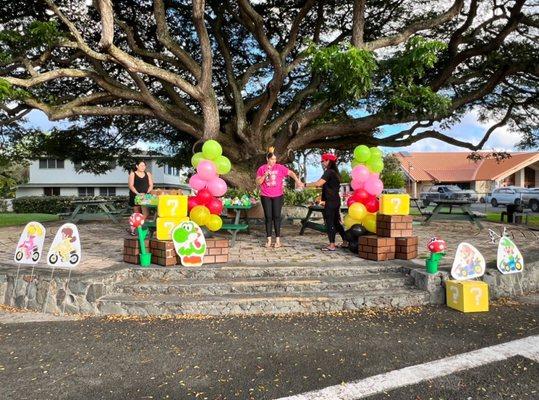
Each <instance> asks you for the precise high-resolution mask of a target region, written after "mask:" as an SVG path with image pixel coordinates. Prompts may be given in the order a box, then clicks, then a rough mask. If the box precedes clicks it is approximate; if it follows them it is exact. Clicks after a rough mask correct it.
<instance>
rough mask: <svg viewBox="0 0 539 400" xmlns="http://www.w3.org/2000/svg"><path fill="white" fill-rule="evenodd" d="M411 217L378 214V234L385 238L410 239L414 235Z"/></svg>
mask: <svg viewBox="0 0 539 400" xmlns="http://www.w3.org/2000/svg"><path fill="white" fill-rule="evenodd" d="M412 220H413V218H412V216H411V215H384V214H376V233H377V235H378V236H383V237H392V238H398V237H409V236H412V235H413V229H412Z"/></svg>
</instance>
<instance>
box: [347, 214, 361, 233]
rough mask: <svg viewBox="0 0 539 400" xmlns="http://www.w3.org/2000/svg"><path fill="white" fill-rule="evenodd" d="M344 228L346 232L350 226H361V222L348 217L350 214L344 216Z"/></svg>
mask: <svg viewBox="0 0 539 400" xmlns="http://www.w3.org/2000/svg"><path fill="white" fill-rule="evenodd" d="M343 222H344V227H345V228H346V229H347V230H348V229H350V228H351V227H352V226H354V225H355V224H361V221H359V220H357V219H354V218H352V217H351V216H350V214H346V215H345V216H344V221H343Z"/></svg>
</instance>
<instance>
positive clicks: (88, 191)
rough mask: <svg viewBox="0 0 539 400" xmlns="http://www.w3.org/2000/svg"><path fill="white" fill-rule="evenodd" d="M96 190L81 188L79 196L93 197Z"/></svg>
mask: <svg viewBox="0 0 539 400" xmlns="http://www.w3.org/2000/svg"><path fill="white" fill-rule="evenodd" d="M93 195H94V188H93V187H80V188H79V196H93Z"/></svg>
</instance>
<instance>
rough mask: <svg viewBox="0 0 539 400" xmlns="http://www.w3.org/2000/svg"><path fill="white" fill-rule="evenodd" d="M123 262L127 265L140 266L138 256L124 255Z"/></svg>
mask: <svg viewBox="0 0 539 400" xmlns="http://www.w3.org/2000/svg"><path fill="white" fill-rule="evenodd" d="M124 262H126V263H129V264H140V262H139V256H138V255H137V256H135V255H130V254H124Z"/></svg>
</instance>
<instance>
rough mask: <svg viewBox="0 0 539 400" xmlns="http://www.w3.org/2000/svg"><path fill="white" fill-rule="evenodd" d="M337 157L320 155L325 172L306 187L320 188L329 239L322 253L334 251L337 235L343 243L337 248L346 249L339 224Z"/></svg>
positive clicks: (339, 199) (339, 179)
mask: <svg viewBox="0 0 539 400" xmlns="http://www.w3.org/2000/svg"><path fill="white" fill-rule="evenodd" d="M336 161H337V157H336V156H335V155H334V154H330V153H325V154H323V155H322V166H323V167H324V169H325V171H324V174H323V175H322V177H321V178H320V179H319V180H317V181H316V182H313V183H308V184H307V185H306V186H307V187H322V201H323V202H324V222H325V223H326V229H327V233H328V238H329V245H328V246H327V247H324V248H322V251H335V249H336V246H335V237H336V236H337V233H339V235H340V236H341V238H342V240H343V243H342V245H341V246H339V247H348V242H347V241H346V233H345V231H344V227H343V226H342V224H341V213H340V210H341V196H340V194H339V189H340V187H341V178H340V175H339V170H338V169H337V164H336Z"/></svg>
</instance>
